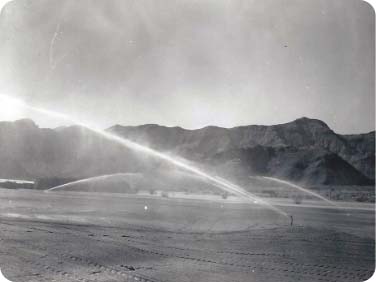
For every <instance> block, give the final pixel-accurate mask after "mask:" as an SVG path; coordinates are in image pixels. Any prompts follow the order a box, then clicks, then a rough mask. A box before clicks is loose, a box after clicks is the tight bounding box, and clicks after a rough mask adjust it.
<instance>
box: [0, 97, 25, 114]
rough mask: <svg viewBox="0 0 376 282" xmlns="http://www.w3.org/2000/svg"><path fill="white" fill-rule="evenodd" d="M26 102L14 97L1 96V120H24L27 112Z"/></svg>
mask: <svg viewBox="0 0 376 282" xmlns="http://www.w3.org/2000/svg"><path fill="white" fill-rule="evenodd" d="M23 105H24V102H23V101H21V100H19V99H17V98H13V97H9V96H6V95H0V120H14V119H18V118H22V114H23V113H24V111H25V108H24V107H23Z"/></svg>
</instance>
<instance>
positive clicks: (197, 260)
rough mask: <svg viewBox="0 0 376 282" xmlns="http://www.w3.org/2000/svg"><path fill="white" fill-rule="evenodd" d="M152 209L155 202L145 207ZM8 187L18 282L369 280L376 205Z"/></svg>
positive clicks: (10, 269) (8, 230) (10, 262)
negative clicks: (269, 206)
mask: <svg viewBox="0 0 376 282" xmlns="http://www.w3.org/2000/svg"><path fill="white" fill-rule="evenodd" d="M145 207H147V208H145ZM281 209H283V210H284V211H285V212H287V213H289V214H292V215H293V216H294V226H292V227H291V226H290V221H289V219H286V218H284V217H282V216H278V215H276V214H275V213H274V212H273V211H269V210H266V209H265V208H263V207H260V206H259V205H250V204H244V203H243V204H242V203H226V202H225V201H223V202H220V201H214V202H210V201H198V200H188V199H185V200H183V199H180V200H179V199H163V198H147V197H137V196H133V197H131V196H125V195H117V194H113V195H110V194H90V193H74V192H51V193H44V192H41V191H27V190H18V191H13V190H5V189H0V267H1V269H2V271H3V273H4V275H5V276H6V277H7V278H8V279H10V280H12V281H14V282H16V281H28V282H29V281H179V282H186V281H195V282H196V281H203V282H214V281H216V282H221V281H231V282H237V281H239V282H240V281H273V282H274V281H352V282H353V281H363V280H366V279H367V278H368V277H370V276H371V275H372V273H373V271H374V267H375V266H374V265H375V260H374V259H375V258H374V253H375V241H374V211H372V210H369V209H368V210H367V209H365V210H362V209H346V210H338V209H333V208H322V207H309V206H307V207H305V206H302V207H298V206H297V207H295V206H289V205H287V204H285V205H284V206H281Z"/></svg>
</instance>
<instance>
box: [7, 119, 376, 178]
mask: <svg viewBox="0 0 376 282" xmlns="http://www.w3.org/2000/svg"><path fill="white" fill-rule="evenodd" d="M107 131H108V132H110V133H112V134H115V135H118V136H121V137H124V138H127V139H130V140H132V141H134V142H137V143H140V144H143V145H146V146H148V147H151V148H153V149H156V150H159V151H161V152H166V153H168V154H171V155H176V156H180V157H183V158H185V159H187V160H189V161H191V162H192V163H194V164H197V165H199V166H200V167H203V168H205V169H206V170H207V171H210V172H212V173H214V174H220V175H224V176H226V177H229V178H230V179H235V180H236V181H238V182H246V181H247V179H248V177H249V176H252V175H264V176H274V177H278V178H282V179H286V180H290V181H293V182H296V183H302V184H305V185H370V184H373V183H374V177H375V146H374V145H375V131H372V132H369V133H365V134H351V135H341V134H337V133H335V132H334V131H333V130H331V129H330V128H329V126H328V125H327V124H326V123H324V122H323V121H320V120H317V119H310V118H306V117H304V118H300V119H297V120H294V121H292V122H289V123H284V124H278V125H271V126H265V125H248V126H239V127H233V128H222V127H216V126H208V127H204V128H201V129H194V130H188V129H183V128H181V127H166V126H161V125H156V124H146V125H140V126H122V125H114V126H112V127H110V128H108V129H107ZM0 160H1V162H0V178H16V179H36V178H41V177H72V178H82V177H90V176H96V175H103V174H109V173H136V172H145V171H153V170H155V169H161V168H166V167H167V168H169V166H168V165H167V164H165V163H164V162H163V161H161V160H158V159H155V158H152V157H150V156H147V155H144V154H142V153H140V152H135V151H133V150H131V149H128V148H124V147H122V146H120V145H119V144H116V143H114V142H113V141H110V140H107V139H106V138H104V137H102V136H100V135H98V134H97V133H94V132H91V131H90V130H88V129H86V128H82V127H80V126H67V127H59V128H56V129H49V128H39V127H38V126H37V125H36V124H35V123H34V122H33V121H32V120H29V119H23V120H18V121H14V122H0ZM169 169H170V168H169Z"/></svg>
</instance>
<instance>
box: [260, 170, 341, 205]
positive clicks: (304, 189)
mask: <svg viewBox="0 0 376 282" xmlns="http://www.w3.org/2000/svg"><path fill="white" fill-rule="evenodd" d="M262 178H264V179H268V180H272V181H274V182H278V183H281V184H286V185H288V186H290V187H292V188H294V189H297V190H300V191H302V192H304V193H307V194H310V195H312V196H314V197H316V198H319V199H321V200H323V201H325V202H326V203H328V204H330V205H332V206H336V207H338V205H337V204H335V203H334V202H332V201H330V200H328V199H327V198H325V197H323V196H321V195H320V194H318V193H315V192H313V191H311V190H308V189H306V188H303V187H301V186H299V185H296V184H293V183H291V182H288V181H286V180H281V179H278V178H275V177H268V176H262Z"/></svg>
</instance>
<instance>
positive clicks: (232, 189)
mask: <svg viewBox="0 0 376 282" xmlns="http://www.w3.org/2000/svg"><path fill="white" fill-rule="evenodd" d="M0 100H3V101H5V102H8V103H12V104H13V105H15V106H18V107H23V108H26V109H29V110H32V111H35V112H38V113H41V114H45V115H48V116H50V117H54V118H57V119H61V120H65V121H69V122H71V123H73V124H76V125H79V126H81V127H83V128H86V129H88V130H90V131H92V132H94V133H97V134H98V135H101V136H102V137H104V138H106V139H108V140H110V141H113V142H116V143H119V144H121V145H123V146H125V147H127V148H130V149H132V150H135V151H139V152H142V153H145V154H148V155H150V156H153V157H156V158H159V159H161V160H164V161H166V162H169V163H171V164H173V165H175V166H176V167H179V168H182V169H184V170H186V171H189V172H192V173H194V174H196V175H198V176H201V177H203V178H205V179H206V180H208V181H210V182H212V183H214V184H216V186H217V187H219V188H220V189H222V190H224V191H226V192H229V193H233V194H236V195H238V196H241V197H243V198H246V199H250V200H252V202H253V203H254V202H257V203H260V204H262V205H264V206H266V207H268V208H269V209H271V210H273V211H275V212H276V213H278V214H280V215H283V216H284V217H286V218H289V216H288V215H287V213H285V212H284V211H282V210H280V209H279V208H277V207H275V206H274V205H272V204H270V203H269V202H267V201H264V200H262V199H260V198H259V197H257V196H256V195H254V194H252V193H250V192H248V191H246V190H244V189H243V188H241V187H240V186H238V185H235V184H233V183H231V182H229V181H228V180H225V179H223V178H220V177H215V176H211V175H210V174H208V173H206V172H204V171H202V170H200V169H198V168H196V167H194V166H193V165H191V164H188V163H186V162H185V161H183V159H181V158H179V159H177V158H174V157H171V156H169V155H167V154H163V153H161V152H159V151H156V150H154V149H151V148H149V147H146V146H143V145H141V144H138V143H136V142H133V141H131V140H129V139H126V138H123V137H120V136H118V135H115V134H112V133H109V132H107V131H104V130H102V129H98V128H96V127H94V126H91V125H88V124H85V123H82V122H80V121H77V120H76V119H74V118H71V117H69V116H67V115H65V114H62V113H59V112H55V111H51V110H46V109H44V108H39V107H34V106H31V105H29V104H27V103H25V102H24V101H22V100H19V99H16V98H13V97H10V96H7V95H0ZM55 188H57V187H55Z"/></svg>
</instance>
